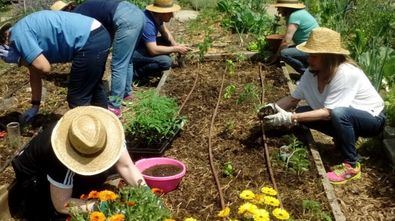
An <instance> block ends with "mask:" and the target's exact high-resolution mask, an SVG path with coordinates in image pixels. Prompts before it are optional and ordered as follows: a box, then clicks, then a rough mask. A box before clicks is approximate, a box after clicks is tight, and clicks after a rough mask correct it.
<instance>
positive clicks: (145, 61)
mask: <svg viewBox="0 0 395 221" xmlns="http://www.w3.org/2000/svg"><path fill="white" fill-rule="evenodd" d="M156 43H157V44H158V45H166V46H169V45H170V42H168V41H166V40H164V39H163V38H161V37H159V38H157V40H156ZM171 63H172V60H171V58H170V56H169V55H166V54H163V55H156V56H150V55H149V54H148V52H147V49H146V47H145V46H144V47H141V48H138V49H137V50H136V51H135V52H134V55H133V64H134V67H135V69H136V73H137V75H138V76H140V77H141V76H149V75H152V74H156V73H159V72H161V71H164V70H169V69H170V67H171Z"/></svg>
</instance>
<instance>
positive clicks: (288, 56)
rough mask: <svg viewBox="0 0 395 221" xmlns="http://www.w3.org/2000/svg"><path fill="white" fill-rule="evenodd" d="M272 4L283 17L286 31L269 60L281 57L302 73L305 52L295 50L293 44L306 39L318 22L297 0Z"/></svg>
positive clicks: (304, 63) (305, 64)
mask: <svg viewBox="0 0 395 221" xmlns="http://www.w3.org/2000/svg"><path fill="white" fill-rule="evenodd" d="M273 6H274V7H276V8H277V10H278V12H279V14H280V15H282V16H284V17H285V19H286V24H287V31H286V34H285V37H284V39H283V41H282V43H281V45H280V47H279V48H278V50H277V52H276V53H275V54H274V55H273V56H272V57H271V58H270V59H269V60H270V61H269V62H270V63H275V62H277V61H278V59H279V58H280V57H281V60H283V61H285V62H286V63H287V64H289V65H290V66H291V67H292V68H293V69H295V71H297V72H298V73H300V74H303V73H304V71H305V70H306V68H307V66H308V63H307V54H306V53H304V52H302V51H299V50H297V49H296V48H295V45H298V44H301V43H303V42H305V41H307V39H308V37H309V35H310V32H311V31H312V30H313V29H314V28H317V27H318V23H317V21H316V20H315V18H314V17H313V16H312V15H311V14H310V13H309V12H308V11H307V10H306V9H305V8H306V6H305V5H304V4H303V3H301V2H298V0H277V3H276V4H274V5H273ZM292 42H293V44H292Z"/></svg>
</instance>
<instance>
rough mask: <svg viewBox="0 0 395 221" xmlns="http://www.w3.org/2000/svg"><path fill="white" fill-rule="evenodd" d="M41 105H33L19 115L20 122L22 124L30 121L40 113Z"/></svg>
mask: <svg viewBox="0 0 395 221" xmlns="http://www.w3.org/2000/svg"><path fill="white" fill-rule="evenodd" d="M38 109H39V107H38V106H37V105H34V106H32V107H31V108H29V109H28V110H26V111H25V112H23V114H22V115H21V116H20V117H19V122H20V123H21V124H24V123H28V122H30V121H31V120H32V119H33V118H34V117H35V116H36V115H37V113H38Z"/></svg>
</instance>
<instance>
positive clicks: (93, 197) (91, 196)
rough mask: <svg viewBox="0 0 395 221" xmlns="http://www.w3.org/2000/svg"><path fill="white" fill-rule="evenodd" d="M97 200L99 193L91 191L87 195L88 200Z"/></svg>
mask: <svg viewBox="0 0 395 221" xmlns="http://www.w3.org/2000/svg"><path fill="white" fill-rule="evenodd" d="M97 198H99V192H97V191H96V190H93V191H91V192H90V193H89V195H88V199H97Z"/></svg>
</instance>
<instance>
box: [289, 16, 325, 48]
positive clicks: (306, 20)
mask: <svg viewBox="0 0 395 221" xmlns="http://www.w3.org/2000/svg"><path fill="white" fill-rule="evenodd" d="M288 24H296V25H298V29H297V30H296V32H295V34H294V36H293V38H292V41H293V42H294V43H295V44H297V45H298V44H300V43H303V42H305V41H307V39H308V38H309V36H310V32H311V30H313V29H314V28H317V27H318V23H317V21H316V20H315V18H314V17H313V16H312V15H311V14H310V13H309V12H307V11H306V10H305V9H301V10H297V11H294V12H293V13H292V14H291V15H290V16H289V19H288Z"/></svg>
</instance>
